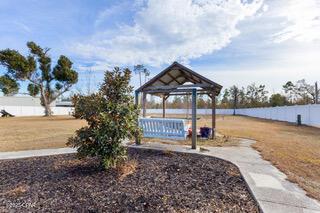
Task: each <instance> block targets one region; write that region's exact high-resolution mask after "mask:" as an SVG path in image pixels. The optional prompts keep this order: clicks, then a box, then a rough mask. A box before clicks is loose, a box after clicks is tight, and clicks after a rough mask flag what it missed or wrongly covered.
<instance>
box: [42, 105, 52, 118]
mask: <svg viewBox="0 0 320 213" xmlns="http://www.w3.org/2000/svg"><path fill="white" fill-rule="evenodd" d="M44 109H45V110H44V114H45V115H44V116H52V111H51V106H50V104H45V105H44Z"/></svg>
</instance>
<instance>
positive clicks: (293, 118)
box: [147, 104, 320, 127]
mask: <svg viewBox="0 0 320 213" xmlns="http://www.w3.org/2000/svg"><path fill="white" fill-rule="evenodd" d="M147 113H154V114H161V113H162V109H148V110H147ZM166 113H167V114H187V113H189V114H191V109H189V110H187V109H167V110H166ZM197 113H198V114H199V115H210V114H211V109H197ZM216 113H217V114H218V115H219V114H220V115H222V114H223V115H232V114H233V109H217V110H216ZM236 114H237V115H246V116H250V117H256V118H264V119H270V120H277V121H287V122H297V115H301V120H302V124H305V125H309V126H316V127H320V104H313V105H296V106H282V107H264V108H246V109H236Z"/></svg>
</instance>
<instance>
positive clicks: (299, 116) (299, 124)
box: [297, 114, 302, 126]
mask: <svg viewBox="0 0 320 213" xmlns="http://www.w3.org/2000/svg"><path fill="white" fill-rule="evenodd" d="M301 124H302V123H301V115H300V114H298V115H297V125H298V126H301Z"/></svg>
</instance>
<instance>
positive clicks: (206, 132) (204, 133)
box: [200, 127, 212, 138]
mask: <svg viewBox="0 0 320 213" xmlns="http://www.w3.org/2000/svg"><path fill="white" fill-rule="evenodd" d="M211 134H212V128H209V127H200V136H201V137H202V138H209V137H210V136H211Z"/></svg>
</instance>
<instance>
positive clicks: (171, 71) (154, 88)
mask: <svg viewBox="0 0 320 213" xmlns="http://www.w3.org/2000/svg"><path fill="white" fill-rule="evenodd" d="M221 89H222V86H221V85H219V84H217V83H215V82H213V81H212V80H210V79H208V78H206V77H204V76H202V75H200V74H198V73H196V72H195V71H193V70H191V69H189V68H187V67H185V66H183V65H181V64H179V63H178V62H173V63H172V64H171V65H170V66H169V67H167V68H166V69H164V70H163V71H162V72H160V73H159V74H158V75H156V76H155V77H153V78H152V79H151V80H149V81H148V82H146V83H145V84H144V85H142V86H141V87H140V88H138V89H137V90H136V91H135V102H136V104H139V99H140V98H139V96H140V94H142V103H141V105H142V115H143V117H145V116H146V97H147V94H151V95H156V96H159V97H161V98H162V117H163V118H165V117H166V100H167V99H168V98H169V97H170V96H176V95H179V96H182V95H192V105H191V106H192V148H193V149H196V144H197V133H196V130H197V129H196V126H197V95H198V94H206V95H208V96H209V97H210V98H211V100H212V106H211V109H212V138H214V136H215V127H216V96H218V95H219V93H220V91H221ZM136 143H137V144H140V141H139V140H136Z"/></svg>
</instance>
